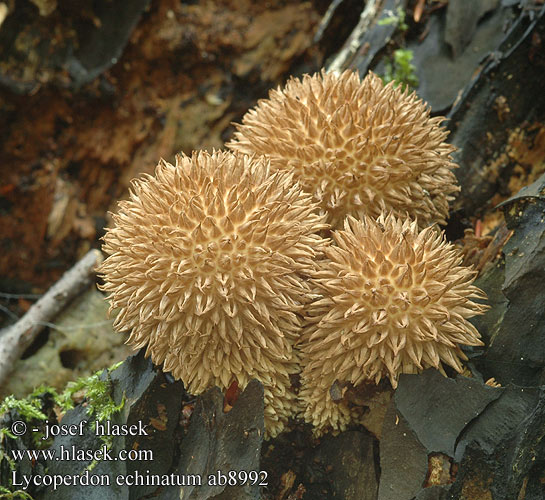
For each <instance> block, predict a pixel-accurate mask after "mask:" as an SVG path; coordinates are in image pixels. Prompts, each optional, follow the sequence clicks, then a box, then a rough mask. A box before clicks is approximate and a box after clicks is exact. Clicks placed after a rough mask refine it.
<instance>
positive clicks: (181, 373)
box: [101, 152, 327, 436]
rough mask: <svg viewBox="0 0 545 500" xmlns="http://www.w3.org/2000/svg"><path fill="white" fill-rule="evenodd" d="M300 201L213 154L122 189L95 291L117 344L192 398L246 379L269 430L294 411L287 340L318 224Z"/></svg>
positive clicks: (289, 182)
mask: <svg viewBox="0 0 545 500" xmlns="http://www.w3.org/2000/svg"><path fill="white" fill-rule="evenodd" d="M316 212H317V207H316V205H315V204H313V203H312V201H311V200H310V197H309V195H307V194H305V193H304V192H302V190H301V189H300V187H299V186H298V185H297V184H296V183H294V182H293V179H292V176H291V175H290V174H287V173H285V172H276V173H273V174H271V173H270V172H269V166H268V162H267V160H266V159H265V158H262V157H261V158H250V157H248V156H245V155H241V154H233V153H228V152H225V153H223V152H218V153H214V154H213V155H209V154H207V153H203V152H201V153H197V154H194V156H193V157H187V156H181V157H178V158H177V164H176V166H173V165H170V164H168V163H166V162H161V163H160V164H159V166H158V167H157V170H156V173H155V176H154V177H152V176H147V177H145V178H143V179H142V180H139V181H136V182H134V184H133V190H132V192H131V197H130V200H128V201H123V202H120V210H119V213H118V214H117V215H115V216H114V220H115V223H116V226H115V227H114V228H113V229H111V230H109V231H108V233H107V234H106V236H105V238H104V240H105V244H104V251H105V252H106V253H107V254H109V257H108V258H107V259H106V260H105V262H104V264H103V265H102V268H101V272H102V274H103V276H104V279H105V284H104V286H103V289H104V290H105V291H107V292H109V294H110V295H109V299H110V301H111V308H112V309H114V308H119V313H118V315H117V317H116V320H115V323H114V327H115V328H116V329H118V330H130V331H131V333H130V336H129V339H128V343H129V344H132V345H133V346H134V347H135V348H141V347H146V355H149V356H151V358H152V360H153V362H154V363H156V364H161V363H163V368H164V370H166V371H170V372H172V374H173V375H174V377H176V378H178V379H181V380H182V381H183V382H184V384H185V386H186V387H187V389H188V390H189V391H190V392H192V393H194V394H199V393H201V392H203V391H204V390H206V389H208V388H210V387H213V386H214V385H217V386H219V387H220V388H222V389H227V388H228V387H229V386H230V384H231V383H232V382H233V381H236V382H237V383H238V385H239V387H241V388H244V387H245V386H246V384H247V383H248V382H249V380H250V379H252V378H254V377H255V378H257V379H258V380H260V381H261V382H262V383H263V385H264V390H265V423H266V429H267V431H268V433H269V435H271V436H274V435H276V434H277V433H278V432H280V431H281V430H282V428H283V427H284V425H285V423H286V421H287V418H288V417H289V416H291V415H293V414H294V412H295V411H296V403H295V400H296V396H295V394H294V392H293V389H292V388H291V381H290V375H292V374H294V373H297V372H298V371H299V368H298V366H299V363H298V361H299V360H298V357H297V353H296V352H295V351H294V349H293V345H294V343H295V341H296V340H297V338H298V336H299V333H300V328H301V316H300V314H299V313H300V311H301V310H302V308H303V307H304V306H305V305H306V304H307V303H308V302H309V300H310V297H311V294H310V290H309V285H308V283H307V281H306V279H305V278H304V276H305V275H307V274H308V273H309V272H310V271H311V269H312V266H313V261H314V260H315V258H316V256H317V254H319V253H321V252H322V249H323V246H324V244H325V240H322V239H321V238H320V237H319V236H318V235H317V233H318V232H319V231H320V230H322V229H324V228H325V227H327V226H326V225H325V224H324V223H323V217H321V216H319V215H317V213H316Z"/></svg>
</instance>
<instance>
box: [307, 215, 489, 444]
mask: <svg viewBox="0 0 545 500" xmlns="http://www.w3.org/2000/svg"><path fill="white" fill-rule="evenodd" d="M333 237H334V240H335V243H336V244H335V245H331V246H330V247H328V248H327V249H326V256H327V257H326V258H325V259H322V260H320V261H318V267H319V269H318V271H317V272H316V275H315V276H314V279H313V282H314V284H315V287H316V292H317V293H319V294H321V299H319V300H316V301H314V302H313V303H312V304H311V305H310V306H309V309H308V314H307V316H308V321H309V326H308V327H307V328H306V330H305V331H304V333H303V335H302V338H301V340H300V343H299V344H300V348H301V350H302V364H303V371H302V374H301V387H302V388H301V391H300V393H299V396H300V398H301V400H302V404H303V406H304V410H303V412H302V414H303V415H304V418H305V420H306V421H307V422H310V423H312V424H313V425H314V427H315V431H316V433H318V434H320V433H323V432H325V431H326V430H328V429H332V430H333V431H340V430H344V429H345V427H346V425H347V424H349V423H350V422H352V421H354V420H356V419H357V415H356V414H355V413H354V411H355V410H352V409H351V408H350V407H349V405H348V404H347V403H346V402H345V401H343V400H342V399H341V400H340V401H337V402H335V401H333V400H332V397H331V394H330V391H331V388H332V387H333V385H334V384H336V383H337V384H339V383H340V384H342V385H346V384H350V385H351V386H358V385H362V384H373V385H374V384H378V383H379V382H380V381H381V379H383V378H387V379H389V381H390V383H391V385H392V387H393V388H395V387H397V383H398V377H399V375H400V374H401V373H418V372H420V371H422V370H423V369H425V368H429V367H434V368H437V369H438V370H440V371H441V372H442V373H443V374H444V373H445V372H444V369H443V366H442V364H443V363H444V364H446V365H449V366H451V367H452V368H454V369H455V370H456V371H458V372H461V371H462V363H461V361H462V360H466V359H467V357H466V355H465V354H464V353H463V352H462V350H461V349H460V346H461V345H468V346H480V345H483V343H482V342H481V340H480V335H479V333H478V331H477V330H476V329H475V327H474V326H473V325H472V324H471V323H470V322H469V321H468V318H471V317H472V316H475V315H478V314H482V313H483V312H484V311H485V310H486V309H487V306H485V305H483V304H480V303H478V302H475V301H474V299H484V298H485V295H484V293H483V292H482V291H481V290H480V289H479V288H477V287H476V286H474V285H473V284H472V283H473V281H474V279H475V276H476V272H475V271H473V270H472V269H471V268H468V267H463V266H461V265H460V264H461V261H462V255H461V254H460V252H459V251H458V250H457V249H456V248H455V247H454V245H452V244H450V243H447V242H446V241H445V239H444V236H443V235H442V234H440V233H438V232H437V231H436V230H435V229H434V228H433V227H429V228H426V229H423V230H420V229H419V228H418V226H417V223H416V222H415V221H410V220H409V219H404V220H401V219H399V218H397V217H395V216H394V215H392V214H389V215H381V216H380V217H379V218H378V219H377V220H374V219H372V218H370V217H364V219H363V220H362V221H358V220H356V219H354V218H348V219H347V221H346V223H345V228H344V230H342V231H340V230H339V231H334V233H333Z"/></svg>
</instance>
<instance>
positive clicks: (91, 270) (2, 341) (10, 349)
mask: <svg viewBox="0 0 545 500" xmlns="http://www.w3.org/2000/svg"><path fill="white" fill-rule="evenodd" d="M101 261H102V254H101V253H100V252H99V251H98V250H91V251H90V252H88V253H87V254H86V255H85V256H84V257H83V258H82V259H81V260H80V261H78V262H77V263H76V264H75V265H74V266H73V267H72V268H71V269H69V270H68V271H67V272H66V273H65V274H64V275H63V276H62V278H61V279H60V280H59V281H57V283H55V284H54V285H53V286H52V287H51V288H50V289H49V290H48V291H47V292H46V293H45V295H44V296H43V297H41V298H40V300H38V302H36V303H35V304H34V305H32V307H31V308H30V309H29V310H28V312H27V313H26V314H25V315H24V316H23V317H22V318H21V319H20V320H19V321H17V323H15V324H14V325H12V326H11V327H9V328H8V329H7V330H6V331H5V332H4V333H3V334H0V386H1V385H2V384H3V383H4V381H5V380H6V378H7V377H8V376H9V374H10V373H11V371H12V369H13V367H14V364H15V362H16V361H17V360H18V359H19V358H20V357H21V355H22V354H23V352H24V351H25V349H26V348H27V347H28V346H29V345H30V344H31V343H32V341H33V340H34V339H35V338H36V336H37V335H38V333H40V332H41V331H42V330H43V328H44V326H45V324H46V323H47V322H48V321H50V320H52V319H53V318H54V317H55V316H56V315H57V314H58V313H59V312H61V311H62V310H63V309H64V307H65V306H66V305H67V304H68V303H69V302H70V301H71V300H72V299H74V298H75V297H76V296H77V295H78V294H79V293H81V292H82V291H83V290H84V289H85V288H87V287H88V286H89V285H90V284H91V282H92V281H93V280H94V275H95V267H96V266H97V265H98V264H99V263H100V262H101Z"/></svg>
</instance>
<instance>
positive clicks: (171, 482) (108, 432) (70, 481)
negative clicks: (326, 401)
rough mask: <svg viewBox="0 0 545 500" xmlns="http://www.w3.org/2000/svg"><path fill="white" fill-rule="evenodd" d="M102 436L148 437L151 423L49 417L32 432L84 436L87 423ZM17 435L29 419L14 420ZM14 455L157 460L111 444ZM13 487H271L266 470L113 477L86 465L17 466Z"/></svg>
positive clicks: (150, 454)
mask: <svg viewBox="0 0 545 500" xmlns="http://www.w3.org/2000/svg"><path fill="white" fill-rule="evenodd" d="M88 425H89V426H90V428H91V429H92V430H93V432H94V434H95V435H96V436H99V437H105V436H148V431H147V430H146V428H147V426H146V425H143V423H142V421H138V422H137V423H136V424H133V425H117V424H112V423H111V422H109V421H106V422H99V421H95V422H93V423H89V422H88V421H87V420H82V421H81V422H80V423H79V424H72V425H63V424H49V422H48V421H47V420H46V422H45V426H44V428H43V430H42V429H38V428H37V427H32V428H31V429H30V430H31V431H32V432H43V433H44V435H43V437H42V438H41V439H43V440H47V439H49V438H50V437H56V436H82V435H83V434H84V429H85V428H87V426H88ZM10 431H11V434H13V435H14V436H23V435H24V434H26V432H27V431H28V429H27V425H26V423H25V422H22V421H16V422H13V423H12V425H11V428H10ZM11 458H12V459H13V460H14V461H15V462H19V461H20V460H23V459H25V458H26V459H28V460H29V461H31V462H33V463H34V462H35V461H45V462H46V463H47V462H49V461H66V460H73V461H79V462H90V463H92V462H98V461H116V460H121V461H125V460H128V461H138V462H146V461H152V460H153V451H152V450H144V449H133V450H119V451H118V452H117V453H114V452H113V451H112V450H111V449H110V448H108V446H107V445H105V444H104V445H102V446H101V447H100V448H99V449H94V450H88V449H80V448H78V447H77V446H76V445H71V446H68V447H65V446H64V445H62V444H61V445H60V447H59V448H56V449H47V450H11ZM11 480H12V486H13V487H16V488H18V489H22V490H27V489H28V488H30V487H44V486H45V487H48V488H49V487H51V488H52V489H53V490H57V489H58V488H59V487H61V486H111V485H113V484H115V485H118V486H202V485H203V484H207V485H209V486H236V485H244V484H250V485H256V484H257V485H259V486H267V484H268V483H267V472H265V471H255V470H252V471H244V470H240V471H228V472H226V473H225V472H222V471H216V472H215V473H213V474H208V475H207V476H206V477H204V476H202V475H200V474H174V473H171V474H152V473H150V471H149V470H148V469H146V470H145V471H134V472H132V473H129V474H118V475H116V476H113V477H111V476H110V475H109V474H98V473H93V472H91V471H90V470H89V468H86V469H85V470H83V471H82V472H81V474H18V473H17V469H15V470H13V471H12V474H11Z"/></svg>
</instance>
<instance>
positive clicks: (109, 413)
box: [0, 361, 125, 500]
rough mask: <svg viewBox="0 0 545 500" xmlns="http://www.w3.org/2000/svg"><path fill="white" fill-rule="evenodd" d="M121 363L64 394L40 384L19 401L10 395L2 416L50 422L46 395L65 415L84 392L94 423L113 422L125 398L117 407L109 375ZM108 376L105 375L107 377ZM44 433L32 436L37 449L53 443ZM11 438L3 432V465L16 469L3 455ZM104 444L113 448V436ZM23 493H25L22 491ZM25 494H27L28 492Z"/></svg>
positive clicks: (0, 411) (80, 381)
mask: <svg viewBox="0 0 545 500" xmlns="http://www.w3.org/2000/svg"><path fill="white" fill-rule="evenodd" d="M122 363H123V362H122V361H120V362H119V363H116V364H115V365H113V366H111V367H110V368H109V369H107V370H100V371H98V372H96V373H94V374H93V375H91V376H90V377H82V378H80V379H78V380H76V381H74V382H69V383H68V384H67V386H66V388H65V389H64V391H63V392H62V393H61V394H58V393H57V391H56V390H55V389H54V388H53V387H49V386H45V385H41V386H39V387H37V388H36V389H35V390H34V391H33V392H32V393H31V394H29V395H28V396H27V397H26V398H23V399H17V398H15V397H14V396H13V395H11V396H7V397H6V398H5V399H4V401H3V402H2V404H1V405H0V416H1V415H2V414H3V413H6V412H7V411H9V410H12V409H14V410H16V411H17V412H18V413H19V415H20V416H21V417H22V418H24V419H25V420H27V421H29V420H40V421H43V420H47V418H48V417H47V415H45V413H44V412H43V411H42V404H43V395H44V394H50V395H51V397H52V398H53V400H54V402H55V404H56V405H58V406H59V407H60V408H61V409H62V410H63V411H64V412H66V411H68V410H70V409H72V408H74V398H73V397H74V394H76V393H79V392H81V393H83V394H84V395H85V399H86V400H87V414H88V415H89V416H91V417H93V418H94V419H95V420H98V421H100V422H102V421H105V420H110V419H111V418H112V417H113V416H114V415H115V414H116V413H118V412H120V411H121V410H122V409H123V407H124V405H125V396H123V399H122V400H121V402H120V403H119V404H116V403H115V401H114V400H113V399H112V397H111V394H110V393H111V381H110V377H109V375H110V373H111V372H112V371H114V370H116V369H117V368H119V366H120V365H121V364H122ZM104 375H105V376H104ZM42 436H43V435H42V433H39V432H37V433H33V434H32V438H33V441H34V445H35V447H36V448H44V447H45V448H47V447H49V446H50V445H51V441H49V442H45V441H43V440H42V439H41V438H42ZM6 437H8V438H11V439H16V437H15V436H14V435H13V434H11V432H9V430H8V429H4V428H2V429H0V462H1V461H2V460H6V461H7V462H8V463H9V466H10V469H12V470H13V468H14V466H15V464H14V463H13V461H12V460H11V459H10V457H8V456H7V455H6V454H5V453H3V451H2V450H3V446H2V443H3V440H4V439H5V438H6ZM101 439H102V441H103V442H104V444H106V446H107V447H108V448H111V446H112V445H113V437H112V436H103V437H101ZM95 465H96V463H91V465H90V466H89V467H88V468H89V469H90V470H91V469H92V468H93V467H94V466H95ZM0 493H1V494H2V496H0V500H2V499H3V498H4V496H5V495H7V494H8V493H9V494H13V495H16V494H18V492H14V493H10V492H9V491H8V490H6V491H2V490H0ZM23 493H24V492H23ZM25 494H26V493H25ZM6 498H14V499H15V498H31V497H29V496H27V497H21V496H19V497H17V496H13V497H6Z"/></svg>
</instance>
